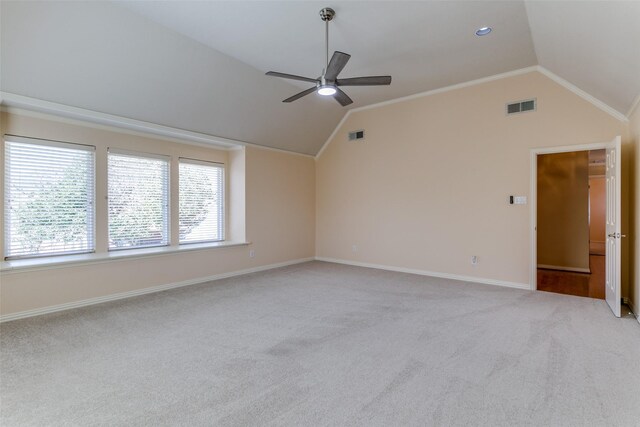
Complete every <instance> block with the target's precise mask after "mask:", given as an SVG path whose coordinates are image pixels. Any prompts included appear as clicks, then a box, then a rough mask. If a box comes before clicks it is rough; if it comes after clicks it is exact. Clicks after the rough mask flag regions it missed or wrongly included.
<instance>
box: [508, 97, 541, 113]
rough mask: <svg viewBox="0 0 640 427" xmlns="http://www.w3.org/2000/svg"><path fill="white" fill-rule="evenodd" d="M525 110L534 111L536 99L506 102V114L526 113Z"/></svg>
mask: <svg viewBox="0 0 640 427" xmlns="http://www.w3.org/2000/svg"><path fill="white" fill-rule="evenodd" d="M527 111H536V100H535V98H534V99H527V100H526V101H518V102H513V103H511V104H507V115H511V114H518V113H526V112H527Z"/></svg>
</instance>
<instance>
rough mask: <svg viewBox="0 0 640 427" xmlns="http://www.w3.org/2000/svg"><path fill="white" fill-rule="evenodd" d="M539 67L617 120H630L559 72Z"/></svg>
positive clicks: (566, 87)
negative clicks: (561, 75) (558, 73)
mask: <svg viewBox="0 0 640 427" xmlns="http://www.w3.org/2000/svg"><path fill="white" fill-rule="evenodd" d="M537 67H538V71H539V72H540V73H542V74H544V75H545V76H547V77H549V78H550V79H551V80H553V81H554V82H556V83H558V84H559V85H560V86H562V87H564V88H565V89H567V90H569V91H571V92H573V93H574V94H576V95H578V96H579V97H580V98H582V99H584V100H585V101H588V102H590V103H591V104H592V105H593V106H595V107H597V108H599V109H601V110H602V111H604V112H605V113H607V114H609V115H610V116H612V117H613V118H614V119H617V120H619V121H621V122H628V121H629V119H628V118H627V116H626V115H624V114H622V113H621V112H620V111H618V110H616V109H615V108H612V107H610V106H609V105H607V104H606V103H604V102H602V101H600V100H599V99H598V98H596V97H595V96H591V95H589V94H588V93H587V92H585V91H583V90H582V89H580V88H579V87H577V86H576V85H574V84H573V83H569V82H568V81H567V80H565V79H563V78H562V77H560V76H558V75H557V74H554V73H553V72H551V71H549V70H547V69H546V68H544V67H543V66H541V65H538V66H537Z"/></svg>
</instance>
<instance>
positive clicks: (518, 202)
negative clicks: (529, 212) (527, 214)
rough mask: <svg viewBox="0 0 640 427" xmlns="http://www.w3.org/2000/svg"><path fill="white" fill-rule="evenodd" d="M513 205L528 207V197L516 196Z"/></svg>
mask: <svg viewBox="0 0 640 427" xmlns="http://www.w3.org/2000/svg"><path fill="white" fill-rule="evenodd" d="M513 204H515V205H526V204H527V196H516V197H514V198H513Z"/></svg>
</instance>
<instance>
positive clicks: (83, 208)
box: [4, 136, 95, 259]
mask: <svg viewBox="0 0 640 427" xmlns="http://www.w3.org/2000/svg"><path fill="white" fill-rule="evenodd" d="M94 176H95V147H92V146H86V145H80V144H70V143H63V142H55V141H45V140H39V139H31V138H22V137H15V136H5V224H4V226H5V259H11V258H21V257H37V256H47V255H61V254H72V253H86V252H92V251H93V250H94V218H95V215H94V187H95V184H94V179H95V178H94Z"/></svg>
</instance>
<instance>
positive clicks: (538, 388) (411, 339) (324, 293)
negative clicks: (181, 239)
mask: <svg viewBox="0 0 640 427" xmlns="http://www.w3.org/2000/svg"><path fill="white" fill-rule="evenodd" d="M0 332H1V341H0V344H1V350H2V355H1V365H0V369H1V377H0V381H1V382H0V387H1V389H0V391H1V398H2V401H1V403H0V405H1V406H0V409H1V415H0V416H1V418H0V423H1V424H2V425H3V426H14V425H78V426H89V425H109V426H113V425H128V426H132V425H149V426H157V425H185V426H186V425H238V426H244V425H296V426H307V425H349V426H353V425H362V426H372V425H373V426H375V425H379V426H392V425H465V426H466V425H475V426H477V425H491V426H500V425H505V426H506V425H510V426H511V425H536V426H540V425H545V426H554V425H555V426H559V425H562V426H582V425H616V426H632V425H635V426H637V425H639V424H640V325H638V323H637V322H636V320H635V319H633V318H625V319H616V318H614V317H613V315H612V314H611V313H610V311H609V309H608V307H607V306H606V304H605V302H604V301H601V300H594V299H587V298H580V297H572V296H564V295H556V294H550V293H547V292H529V291H521V290H514V289H506V288H500V287H493V286H487V285H478V284H469V283H463V282H457V281H451V280H443V279H435V278H429V277H423V276H415V275H410V274H402V273H393V272H386V271H380V270H373V269H365V268H358V267H348V266H342V265H336V264H330V263H322V262H311V263H306V264H300V265H296V266H291V267H286V268H282V269H278V270H272V271H267V272H262V273H257V274H253V275H248V276H242V277H236V278H231V279H226V280H221V281H217V282H213V283H210V284H204V285H198V286H191V287H187V288H182V289H177V290H172V291H167V292H163V293H159V294H153V295H146V296H142V297H137V298H133V299H129V300H123V301H119V302H113V303H107V304H102V305H99V306H93V307H88V308H83V309H78V310H74V311H68V312H63V313H57V314H51V315H47V316H42V317H39V318H32V319H25V320H19V321H15V322H9V323H5V324H3V325H2V326H1V327H0Z"/></svg>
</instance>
